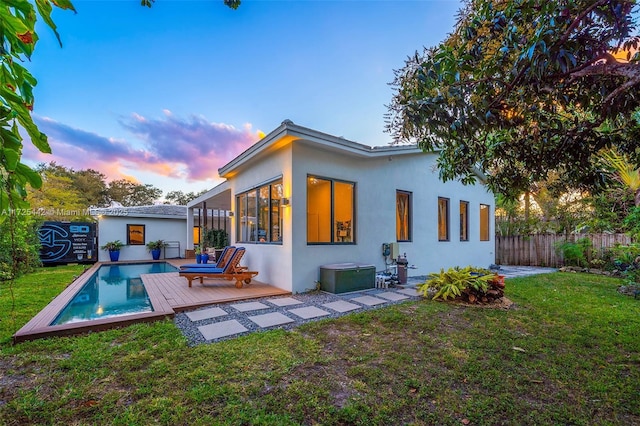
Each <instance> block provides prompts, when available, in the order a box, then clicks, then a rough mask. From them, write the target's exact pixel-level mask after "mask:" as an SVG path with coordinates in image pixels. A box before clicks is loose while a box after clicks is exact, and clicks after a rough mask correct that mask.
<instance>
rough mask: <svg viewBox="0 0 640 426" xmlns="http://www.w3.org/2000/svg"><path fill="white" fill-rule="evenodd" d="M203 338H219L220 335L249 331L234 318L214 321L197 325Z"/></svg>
mask: <svg viewBox="0 0 640 426" xmlns="http://www.w3.org/2000/svg"><path fill="white" fill-rule="evenodd" d="M198 330H200V333H202V336H204V338H205V340H213V339H219V338H221V337H226V336H232V335H234V334H240V333H244V332H245V331H249V330H248V329H247V328H246V327H245V326H244V325H242V324H240V323H239V322H238V321H236V320H229V321H222V322H216V323H213V324H207V325H203V326H200V327H198Z"/></svg>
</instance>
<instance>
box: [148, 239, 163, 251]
mask: <svg viewBox="0 0 640 426" xmlns="http://www.w3.org/2000/svg"><path fill="white" fill-rule="evenodd" d="M166 246H167V243H166V242H165V241H164V240H156V241H149V242H148V243H147V250H148V251H151V250H157V249H163V248H165V247H166Z"/></svg>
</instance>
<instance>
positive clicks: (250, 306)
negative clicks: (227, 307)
mask: <svg viewBox="0 0 640 426" xmlns="http://www.w3.org/2000/svg"><path fill="white" fill-rule="evenodd" d="M231 307H232V308H234V309H237V310H238V311H240V312H249V311H259V310H260V309H267V308H268V306H267V305H265V304H264V303H260V302H247V303H235V304H233V305H231Z"/></svg>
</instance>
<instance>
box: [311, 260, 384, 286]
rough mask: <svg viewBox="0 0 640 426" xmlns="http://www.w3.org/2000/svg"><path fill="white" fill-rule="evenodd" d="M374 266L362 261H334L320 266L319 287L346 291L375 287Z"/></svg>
mask: <svg viewBox="0 0 640 426" xmlns="http://www.w3.org/2000/svg"><path fill="white" fill-rule="evenodd" d="M375 280H376V268H375V266H373V265H367V264H362V263H334V264H331V265H323V266H321V267H320V288H322V290H324V291H328V292H329V293H347V292H349V291H357V290H366V289H369V288H374V287H375Z"/></svg>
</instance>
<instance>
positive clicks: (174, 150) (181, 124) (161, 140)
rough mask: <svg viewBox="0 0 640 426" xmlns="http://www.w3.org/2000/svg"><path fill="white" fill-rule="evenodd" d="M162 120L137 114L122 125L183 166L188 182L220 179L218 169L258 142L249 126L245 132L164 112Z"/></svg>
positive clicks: (192, 117) (197, 117) (199, 118)
mask: <svg viewBox="0 0 640 426" xmlns="http://www.w3.org/2000/svg"><path fill="white" fill-rule="evenodd" d="M164 113H165V116H164V117H163V118H162V119H148V118H145V117H142V116H140V115H137V114H134V115H132V117H130V118H128V119H123V120H120V124H121V125H122V126H123V127H124V128H125V129H127V130H129V131H130V132H131V133H132V134H134V135H135V136H136V138H137V139H140V140H142V141H144V143H145V145H146V146H147V147H148V149H149V151H150V152H151V153H153V154H154V155H156V156H158V157H159V158H163V159H165V160H166V161H168V162H170V163H179V164H181V165H183V167H184V170H185V173H186V176H185V177H186V178H187V179H188V180H199V179H209V178H212V177H217V169H218V168H219V167H221V166H223V165H224V164H226V163H228V162H229V161H230V160H231V159H233V158H234V157H235V156H237V155H238V154H239V153H241V152H242V151H244V150H245V149H247V148H248V147H249V146H251V145H252V144H253V143H255V142H256V141H257V140H258V139H259V135H260V132H253V131H252V129H251V126H250V125H247V126H245V127H244V128H242V129H238V128H236V127H234V126H231V125H228V124H223V123H212V122H209V121H207V120H206V119H205V118H204V117H200V116H195V115H192V116H191V117H189V119H187V120H185V119H183V118H180V117H176V116H174V115H173V114H172V113H171V112H170V111H167V110H165V111H164Z"/></svg>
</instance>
